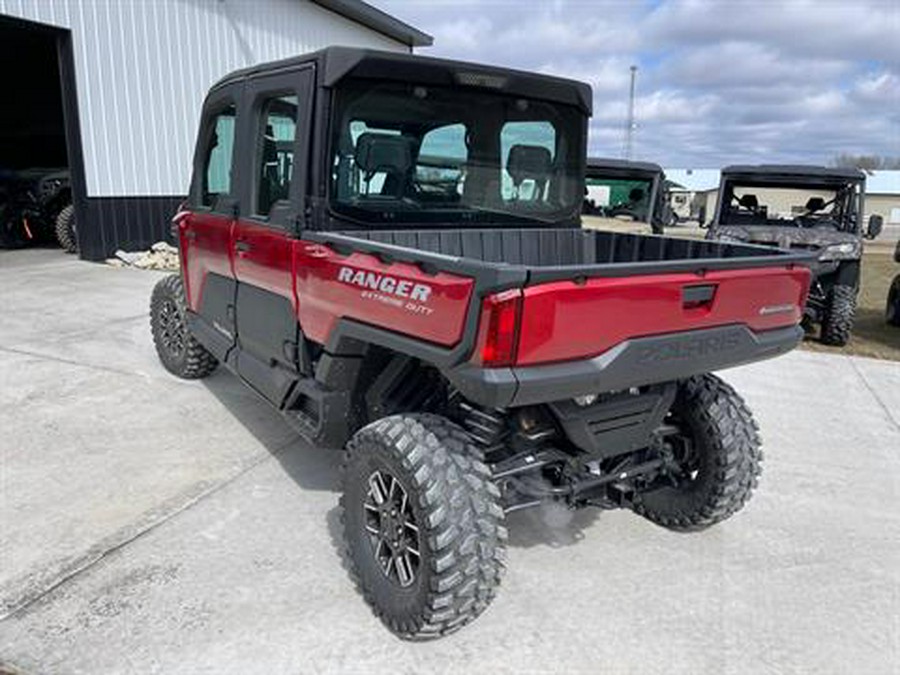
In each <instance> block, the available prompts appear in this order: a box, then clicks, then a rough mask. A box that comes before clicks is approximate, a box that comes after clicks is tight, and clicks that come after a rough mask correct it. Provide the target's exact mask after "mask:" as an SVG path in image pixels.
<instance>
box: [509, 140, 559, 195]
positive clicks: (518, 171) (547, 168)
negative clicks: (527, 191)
mask: <svg viewBox="0 0 900 675" xmlns="http://www.w3.org/2000/svg"><path fill="white" fill-rule="evenodd" d="M552 170H553V157H552V156H551V154H550V150H548V149H547V148H545V147H543V146H540V145H514V146H512V147H511V148H510V149H509V155H508V156H507V160H506V171H507V173H508V174H509V176H510V178H512V181H513V185H514V186H515V187H516V193H518V191H519V188H520V187H521V185H522V183H523V182H524V181H526V180H528V179H531V180H533V181H534V184H535V190H534V192H532V200H540V199H541V198H542V197H543V194H544V188H545V186H546V185H547V181H548V180H549V178H550V173H551V171H552Z"/></svg>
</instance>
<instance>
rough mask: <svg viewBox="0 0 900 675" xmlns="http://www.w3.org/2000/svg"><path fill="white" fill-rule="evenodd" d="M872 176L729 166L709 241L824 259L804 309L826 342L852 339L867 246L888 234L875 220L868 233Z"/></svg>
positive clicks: (844, 171) (856, 172)
mask: <svg viewBox="0 0 900 675" xmlns="http://www.w3.org/2000/svg"><path fill="white" fill-rule="evenodd" d="M865 185H866V176H865V174H864V173H863V172H862V171H859V170H858V169H835V168H826V167H818V166H781V165H760V166H729V167H726V168H725V169H723V170H722V177H721V180H720V183H719V192H718V201H717V203H716V209H715V215H714V217H713V220H712V222H711V223H710V229H709V232H708V233H707V236H706V238H707V239H714V240H718V241H732V242H746V243H752V244H762V245H766V246H777V247H779V248H784V249H792V250H807V251H815V252H817V253H818V263H817V265H815V266H814V267H813V275H814V278H813V282H812V286H811V288H810V291H809V299H808V300H807V303H806V307H805V310H804V317H805V321H806V323H807V325H813V324H818V325H820V326H821V333H820V337H821V340H822V342H824V343H825V344H829V345H837V346H841V345H845V344H847V342H848V341H849V339H850V334H851V331H852V329H853V320H854V316H855V314H856V301H857V295H858V294H859V275H860V264H861V261H862V250H863V239H864V238H866V239H874V238H875V237H877V236H878V235H879V234H880V233H881V228H882V224H883V223H882V218H881V216H879V215H873V216H871V217H870V218H869V222H868V224H867V225H866V226H865V227H863V224H862V219H863V213H864V211H863V201H864V197H865Z"/></svg>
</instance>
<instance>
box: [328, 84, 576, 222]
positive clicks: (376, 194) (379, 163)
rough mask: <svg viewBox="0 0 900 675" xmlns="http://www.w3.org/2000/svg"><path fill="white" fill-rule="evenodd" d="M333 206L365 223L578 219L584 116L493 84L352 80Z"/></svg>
mask: <svg viewBox="0 0 900 675" xmlns="http://www.w3.org/2000/svg"><path fill="white" fill-rule="evenodd" d="M331 148H332V149H331V153H332V154H331V190H330V203H331V208H332V210H333V211H335V212H336V213H338V214H340V215H342V216H344V217H347V218H349V219H352V220H356V221H359V222H361V223H365V224H366V225H373V224H374V225H376V226H377V225H378V224H382V223H383V224H388V225H390V226H392V227H394V226H396V225H398V224H400V223H435V224H444V223H447V224H451V223H452V224H454V225H457V226H458V225H459V224H465V223H472V224H481V223H486V222H498V221H499V222H513V223H527V222H529V221H532V222H535V223H546V222H554V221H563V220H574V219H577V217H578V213H579V210H580V207H581V193H582V185H583V183H582V178H581V171H582V170H583V165H582V162H583V156H584V118H583V116H582V114H581V113H580V112H579V111H578V110H577V109H575V108H570V107H568V106H564V105H554V104H550V103H545V102H543V101H537V100H529V99H524V98H515V97H511V96H506V95H503V94H500V93H495V92H493V91H480V90H471V89H458V88H449V87H431V86H429V87H425V86H421V85H413V84H402V83H380V84H374V85H373V84H372V82H371V81H364V80H353V79H350V80H348V81H346V82H345V83H344V84H342V85H341V88H340V90H339V91H338V92H337V94H336V97H335V112H334V117H333V124H332V139H331Z"/></svg>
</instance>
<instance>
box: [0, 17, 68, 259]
mask: <svg viewBox="0 0 900 675" xmlns="http://www.w3.org/2000/svg"><path fill="white" fill-rule="evenodd" d="M67 49H68V50H69V51H67ZM0 63H2V64H4V67H3V72H2V75H0V83H2V92H3V93H2V95H0V248H19V247H23V246H34V245H42V246H53V245H57V238H56V220H57V217H58V215H59V214H60V213H61V212H62V210H63V209H64V208H66V207H67V206H69V205H70V204H72V202H73V198H72V193H73V190H72V183H73V178H74V179H75V182H78V180H79V178H80V176H78V177H73V176H72V173H73V171H70V169H72V168H74V167H73V163H72V162H71V161H70V159H69V158H70V155H71V152H70V150H71V149H72V144H71V143H70V142H67V141H70V140H71V139H70V138H69V136H70V135H72V134H74V135H75V136H78V126H77V111H76V105H75V100H74V79H72V84H71V85H70V86H67V85H66V77H70V78H72V77H73V75H72V63H71V51H70V37H69V33H68V31H64V30H61V29H58V28H53V27H50V26H44V25H41V24H36V23H32V22H28V21H22V20H18V19H11V18H8V17H0ZM68 99H71V100H68ZM67 113H68V116H69V117H70V118H71V117H72V116H74V118H75V119H69V120H67ZM67 121H68V123H69V124H68V125H67ZM68 129H73V131H72V132H71V134H67V130H68ZM78 149H79V151H80V146H79V148H78ZM79 155H80V152H79ZM77 168H78V170H81V167H80V165H79V166H78V167H77ZM81 185H83V182H81ZM76 193H77V192H76Z"/></svg>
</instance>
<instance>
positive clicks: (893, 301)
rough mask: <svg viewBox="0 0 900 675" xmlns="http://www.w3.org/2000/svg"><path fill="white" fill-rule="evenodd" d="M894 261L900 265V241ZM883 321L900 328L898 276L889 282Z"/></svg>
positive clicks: (899, 282)
mask: <svg viewBox="0 0 900 675" xmlns="http://www.w3.org/2000/svg"><path fill="white" fill-rule="evenodd" d="M894 261H895V262H898V263H900V241H898V242H897V248H895V249H894ZM884 319H885V321H887V322H888V323H889V324H891V325H892V326H900V274H898V275H897V276H895V277H894V280H893V281H892V282H891V288H890V290H889V291H888V299H887V307H886V308H885V310H884Z"/></svg>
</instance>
